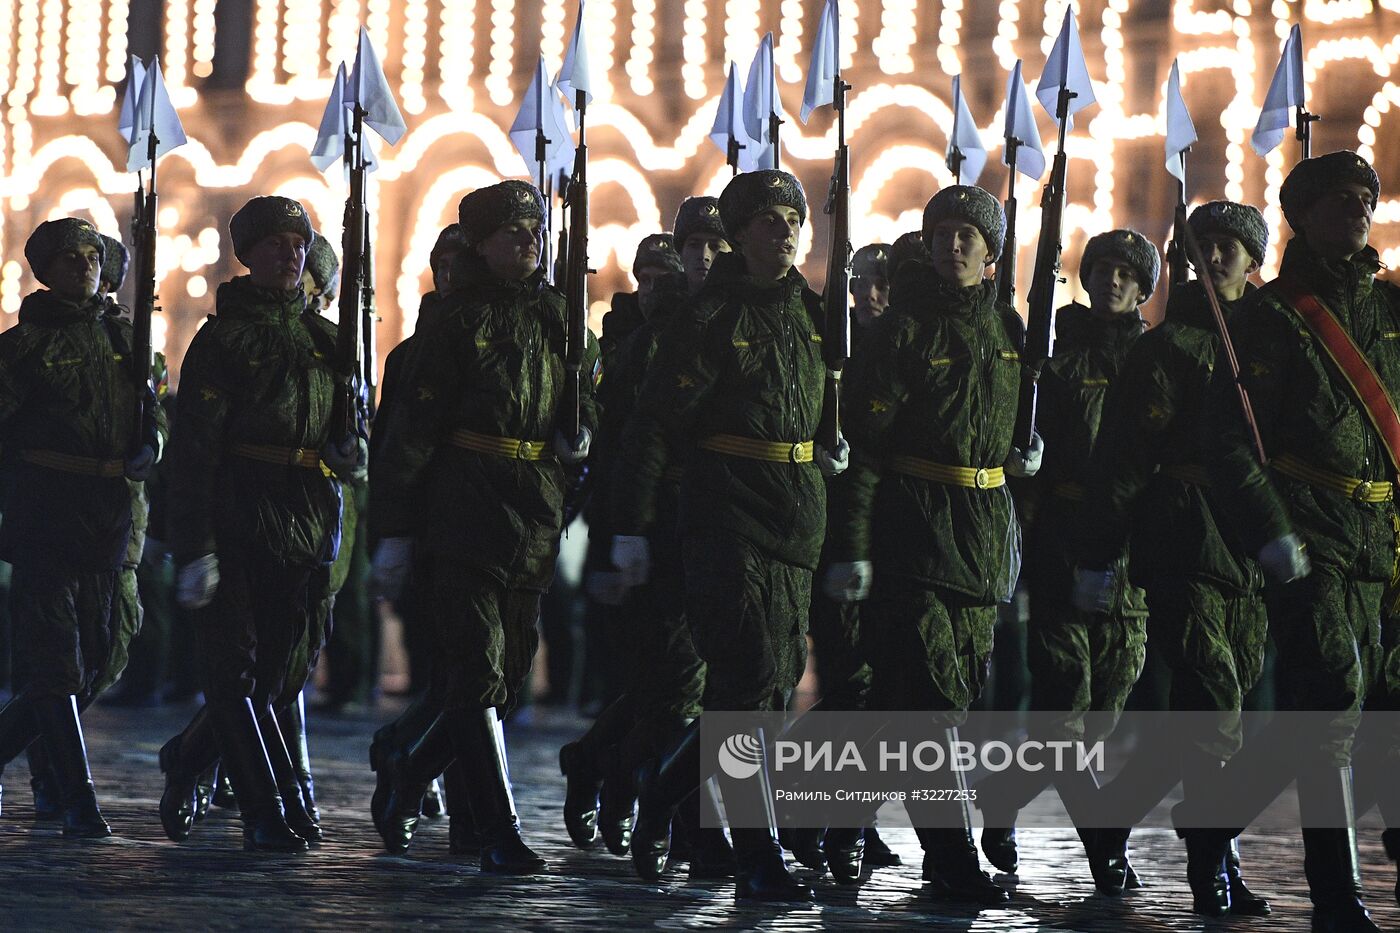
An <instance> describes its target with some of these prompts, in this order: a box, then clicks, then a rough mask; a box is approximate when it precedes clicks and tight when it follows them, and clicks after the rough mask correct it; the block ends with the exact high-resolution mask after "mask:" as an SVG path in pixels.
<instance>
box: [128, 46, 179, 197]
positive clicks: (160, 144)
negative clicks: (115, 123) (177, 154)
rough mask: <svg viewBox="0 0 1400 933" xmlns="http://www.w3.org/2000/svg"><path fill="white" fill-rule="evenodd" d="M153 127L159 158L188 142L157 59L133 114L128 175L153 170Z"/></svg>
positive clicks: (150, 69) (143, 85) (144, 82)
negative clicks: (148, 169)
mask: <svg viewBox="0 0 1400 933" xmlns="http://www.w3.org/2000/svg"><path fill="white" fill-rule="evenodd" d="M118 120H119V121H120V117H118ZM152 127H154V129H155V135H156V157H157V158H159V157H160V156H163V155H165V154H166V153H167V152H170V151H171V150H172V149H178V148H180V147H181V146H183V145H184V144H185V143H186V142H188V141H189V140H187V139H186V138H185V128H184V127H183V126H181V125H180V115H179V114H178V113H176V112H175V105H174V104H172V103H171V102H170V94H169V92H167V91H166V89H165V79H164V78H162V77H161V73H160V58H159V57H158V56H157V57H156V58H154V59H152V60H151V66H150V67H149V68H147V69H146V75H145V78H144V79H143V80H142V82H141V96H140V98H138V99H137V101H136V110H135V112H134V113H133V114H132V125H131V137H130V139H131V148H130V149H129V150H128V151H127V156H126V170H127V171H128V172H136V171H140V170H141V169H143V168H149V167H150V165H151V152H150V148H151V130H152Z"/></svg>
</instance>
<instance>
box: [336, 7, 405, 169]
mask: <svg viewBox="0 0 1400 933" xmlns="http://www.w3.org/2000/svg"><path fill="white" fill-rule="evenodd" d="M345 88H346V89H345V106H347V107H350V106H353V105H355V104H359V106H360V109H361V110H363V111H364V112H365V116H364V122H365V123H366V124H367V125H368V126H369V128H370V129H372V130H374V131H375V132H376V133H378V134H379V135H380V136H382V137H384V141H385V142H386V143H388V144H389V145H391V146H393V145H397V144H398V141H399V140H400V139H403V134H404V133H407V132H408V124H406V123H404V122H403V114H401V113H399V105H398V104H397V103H395V102H394V92H393V91H391V90H390V89H389V79H388V78H386V77H384V68H383V67H382V66H381V65H380V64H379V56H378V55H376V54H375V52H374V46H373V45H371V44H370V41H369V30H368V29H366V28H365V27H363V26H361V27H360V46H359V48H358V49H356V50H355V67H354V69H353V70H351V72H350V80H349V81H347V82H346V85H345Z"/></svg>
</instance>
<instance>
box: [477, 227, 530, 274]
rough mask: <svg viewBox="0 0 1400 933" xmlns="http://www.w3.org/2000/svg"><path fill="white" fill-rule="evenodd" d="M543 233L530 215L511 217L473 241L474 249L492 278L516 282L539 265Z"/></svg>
mask: <svg viewBox="0 0 1400 933" xmlns="http://www.w3.org/2000/svg"><path fill="white" fill-rule="evenodd" d="M543 235H544V234H543V229H542V228H541V226H540V222H539V221H538V220H535V219H534V218H528V219H525V220H512V221H511V222H510V223H505V224H501V225H500V226H499V227H497V228H496V231H495V232H494V233H492V234H491V235H490V236H488V237H487V238H486V239H484V240H482V241H481V242H480V243H478V244H476V251H477V252H478V253H479V254H480V255H481V258H482V259H484V260H486V267H487V268H488V269H490V270H491V274H492V275H494V276H495V277H496V278H498V279H505V280H506V281H508V282H518V281H520V280H521V279H527V278H529V277H530V276H531V275H533V274H534V272H535V270H536V269H538V268H539V266H540V254H541V253H542V252H544V244H543V241H542V239H541V237H542V236H543Z"/></svg>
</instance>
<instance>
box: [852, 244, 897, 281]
mask: <svg viewBox="0 0 1400 933" xmlns="http://www.w3.org/2000/svg"><path fill="white" fill-rule="evenodd" d="M875 276H879V277H880V278H882V279H888V278H889V277H890V247H889V244H888V243H871V244H870V245H869V246H862V247H861V248H860V249H858V250H856V253H855V255H854V256H852V257H851V277H852V278H857V279H868V278H873V277H875Z"/></svg>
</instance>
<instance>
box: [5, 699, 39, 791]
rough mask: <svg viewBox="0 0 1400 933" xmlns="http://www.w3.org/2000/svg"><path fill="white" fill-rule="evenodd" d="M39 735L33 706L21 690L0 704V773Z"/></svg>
mask: <svg viewBox="0 0 1400 933" xmlns="http://www.w3.org/2000/svg"><path fill="white" fill-rule="evenodd" d="M38 736H39V724H38V722H36V721H35V719H34V707H33V704H32V703H31V702H30V700H29V697H28V696H26V695H25V693H24V691H23V690H21V691H20V692H19V693H16V694H15V695H14V696H12V697H11V698H10V700H9V702H8V703H6V704H5V705H4V706H0V774H3V773H4V770H5V766H6V765H8V764H9V763H10V762H12V761H14V760H15V759H16V758H18V757H19V756H20V753H21V752H23V751H24V750H25V749H26V748H28V747H29V746H30V745H31V744H32V743H33V742H34V740H35V739H36V738H38Z"/></svg>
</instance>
